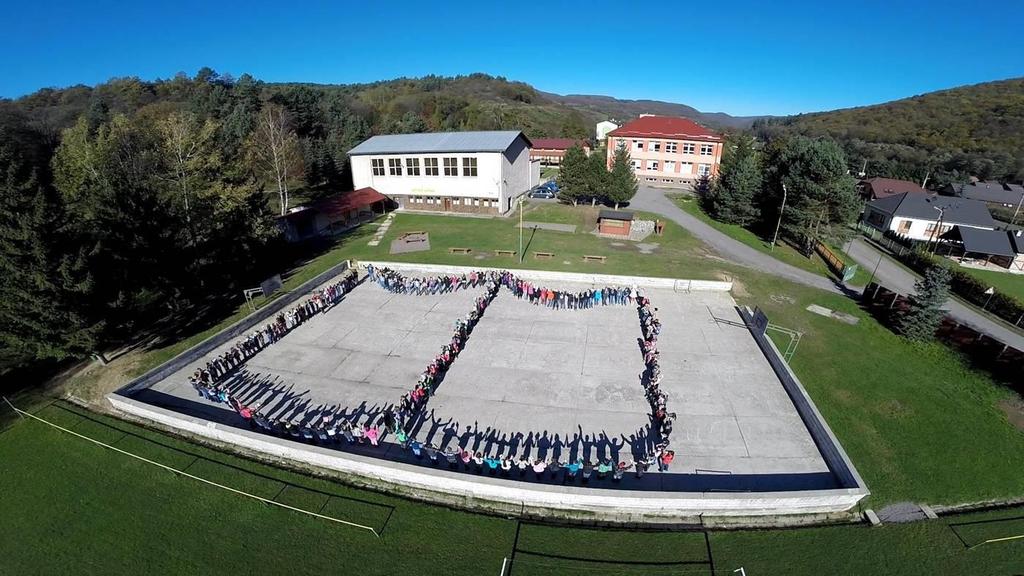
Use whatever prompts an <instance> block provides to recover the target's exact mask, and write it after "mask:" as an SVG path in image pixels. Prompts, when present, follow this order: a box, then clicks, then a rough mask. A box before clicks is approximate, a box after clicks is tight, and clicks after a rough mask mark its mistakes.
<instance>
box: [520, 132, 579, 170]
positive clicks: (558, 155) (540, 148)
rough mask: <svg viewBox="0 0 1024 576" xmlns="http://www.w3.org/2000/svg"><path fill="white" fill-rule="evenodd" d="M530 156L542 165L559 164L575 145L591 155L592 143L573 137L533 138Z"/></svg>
mask: <svg viewBox="0 0 1024 576" xmlns="http://www.w3.org/2000/svg"><path fill="white" fill-rule="evenodd" d="M531 142H533V146H532V147H531V148H530V158H531V159H533V160H539V161H540V163H541V165H542V166H558V165H559V164H561V163H562V158H564V157H565V153H566V152H567V151H568V150H569V148H572V147H573V146H579V147H580V148H582V149H583V153H584V154H586V155H587V156H590V150H591V149H590V143H589V142H587V141H586V140H573V139H572V138H533V139H531Z"/></svg>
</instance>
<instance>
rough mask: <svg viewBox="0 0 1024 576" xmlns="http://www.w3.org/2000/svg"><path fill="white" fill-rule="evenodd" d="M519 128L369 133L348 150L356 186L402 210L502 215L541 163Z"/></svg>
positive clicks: (535, 178)
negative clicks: (373, 191)
mask: <svg viewBox="0 0 1024 576" xmlns="http://www.w3.org/2000/svg"><path fill="white" fill-rule="evenodd" d="M530 147H531V142H530V140H529V139H528V138H527V137H526V136H525V135H523V133H522V132H518V131H487V132H435V133H424V134H392V135H384V136H374V137H372V138H370V139H368V140H366V141H364V142H362V143H360V144H359V145H358V146H356V147H355V148H353V149H352V150H350V151H349V153H348V154H349V157H350V158H351V161H352V180H353V182H354V183H355V187H356V188H362V187H373V188H374V189H376V190H379V191H380V192H381V193H383V194H385V195H387V196H389V197H390V198H392V199H393V200H395V201H396V202H397V203H398V205H399V206H400V207H401V208H402V209H404V210H423V211H434V212H454V213H475V214H497V215H505V214H508V213H510V212H511V211H512V209H513V207H514V205H515V200H516V199H517V198H518V197H519V196H521V195H523V194H525V193H526V192H527V191H529V189H530V188H531V187H532V186H534V185H536V184H537V182H538V181H539V179H540V168H539V165H540V163H539V162H537V161H531V160H530Z"/></svg>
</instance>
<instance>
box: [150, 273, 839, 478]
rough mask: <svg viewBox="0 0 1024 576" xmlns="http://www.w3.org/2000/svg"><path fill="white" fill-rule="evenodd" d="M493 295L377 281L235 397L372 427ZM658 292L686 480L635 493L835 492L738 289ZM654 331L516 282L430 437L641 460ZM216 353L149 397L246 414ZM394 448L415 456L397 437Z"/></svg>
mask: <svg viewBox="0 0 1024 576" xmlns="http://www.w3.org/2000/svg"><path fill="white" fill-rule="evenodd" d="M407 275H408V276H418V275H421V274H417V273H415V272H410V273H408V274H407ZM422 275H425V274H422ZM547 285H548V287H551V288H555V289H566V290H572V291H581V290H584V289H586V288H590V287H592V286H591V285H582V284H576V285H573V284H565V283H562V284H553V283H547ZM482 292H483V290H482V289H470V290H465V291H456V292H453V293H448V294H438V295H424V296H420V295H408V294H393V293H390V292H387V291H385V290H383V289H382V288H381V287H379V286H377V285H376V284H372V283H369V282H363V283H361V284H360V285H359V286H358V287H357V288H355V289H354V290H353V291H352V292H351V293H350V294H349V295H348V296H347V297H346V298H345V299H344V300H343V301H342V302H341V303H340V304H338V305H337V306H335V307H334V308H333V309H331V310H329V311H328V312H326V313H324V314H321V315H318V316H317V317H315V318H314V319H313V320H311V321H309V322H306V323H304V324H303V325H301V326H300V327H298V328H297V329H295V330H294V331H293V332H291V333H290V334H288V335H287V336H285V337H284V338H283V339H282V340H281V341H279V342H277V343H275V344H273V345H271V346H269V347H268V348H267V349H265V350H264V351H262V352H260V353H258V354H257V355H256V356H255V357H254V358H252V359H251V360H249V361H248V363H247V365H246V369H245V370H244V371H242V372H241V373H239V374H238V375H237V376H236V379H235V384H234V386H236V387H237V388H236V392H235V394H236V396H238V397H239V398H240V399H241V400H242V401H243V402H245V403H246V404H249V405H253V404H264V405H265V408H264V411H265V412H266V413H267V414H268V415H270V416H272V417H277V418H287V419H291V420H292V421H295V422H310V421H316V420H317V419H318V418H320V417H321V416H323V415H324V414H341V415H343V416H345V417H348V418H350V419H354V420H357V421H359V422H366V421H367V420H368V419H370V418H373V417H376V416H377V415H379V414H380V412H381V410H382V409H383V407H384V406H386V405H387V404H390V403H395V402H397V400H398V398H399V397H400V396H401V394H403V393H405V392H407V391H408V390H409V389H410V388H411V387H412V384H413V383H414V382H415V381H416V379H417V378H418V376H419V374H420V373H421V372H422V371H423V369H424V367H425V366H426V365H427V364H428V363H429V362H430V361H431V360H432V359H433V356H434V355H435V354H436V353H437V352H438V351H439V350H440V348H441V346H442V345H443V344H445V343H447V342H448V340H449V339H450V338H451V333H452V328H453V325H454V321H455V319H456V318H459V317H463V318H464V317H465V316H466V315H467V314H468V312H469V311H470V310H471V309H472V308H473V300H474V298H476V297H477V296H479V295H480V294H482ZM647 295H648V296H649V297H650V298H651V301H652V304H653V305H654V306H656V307H657V308H658V316H659V317H660V318H661V321H662V325H663V330H662V333H661V335H660V336H659V339H658V348H659V350H660V351H661V367H662V371H663V373H664V374H665V378H664V380H663V382H662V388H663V389H664V390H665V391H666V392H668V394H669V409H670V411H674V412H676V413H677V414H678V418H677V421H676V426H675V429H674V431H673V434H672V439H673V442H672V446H673V447H674V449H675V451H676V453H677V464H674V466H673V470H672V472H673V475H674V476H676V480H675V481H674V483H671V484H663V483H659V482H658V481H657V480H655V479H653V478H651V479H648V480H647V484H650V485H649V486H631V487H633V488H643V487H646V488H648V489H669V490H683V489H687V490H693V489H714V488H716V487H723V488H724V487H728V488H738V487H742V488H744V489H749V490H773V489H807V488H830V487H833V485H834V484H833V482H834V481H833V478H832V476H831V474H829V472H828V468H827V466H826V464H825V462H824V461H823V459H822V458H821V456H820V454H819V452H818V450H817V447H816V446H815V444H814V442H813V440H812V439H811V436H810V434H809V433H808V431H807V429H806V427H805V426H804V424H803V422H802V421H801V419H800V417H799V415H798V414H797V412H796V409H795V408H794V406H793V404H792V402H791V401H790V399H789V397H788V395H787V394H786V392H785V390H784V389H783V388H782V385H781V384H780V382H779V381H778V379H777V378H776V376H775V374H774V372H773V371H772V369H771V367H770V366H769V364H768V362H767V360H766V359H765V358H764V356H763V355H762V353H761V351H760V350H759V349H758V348H757V345H756V344H755V342H754V340H753V338H752V337H751V335H750V333H749V332H748V331H747V329H746V328H745V327H744V326H743V325H742V324H737V323H738V322H739V321H740V318H739V315H738V314H737V312H736V310H735V306H736V304H735V302H734V301H733V299H732V297H731V296H730V295H729V294H728V293H725V292H693V293H688V294H687V293H678V292H675V291H673V290H668V289H651V290H647ZM639 337H640V325H639V320H638V317H637V311H636V308H635V307H634V306H628V305H626V306H601V307H597V308H592V309H586V310H551V309H548V308H545V307H539V306H534V305H531V304H529V303H528V302H527V301H525V300H519V299H517V298H515V297H514V296H513V295H512V294H511V293H510V292H509V291H507V290H501V291H500V292H499V294H498V296H497V298H495V300H494V301H493V302H492V303H491V305H490V306H489V307H488V308H487V311H486V313H485V314H484V316H483V318H482V320H481V321H480V322H479V324H478V325H477V327H476V328H475V329H474V330H473V333H472V334H471V336H470V338H469V341H468V344H467V346H466V348H465V350H464V351H463V352H462V353H461V354H460V355H459V357H458V359H457V360H456V361H455V363H454V364H453V366H452V368H451V369H450V370H449V371H448V374H447V375H446V376H445V378H444V380H443V382H442V383H441V385H440V387H439V388H438V390H437V393H436V394H435V396H434V397H433V398H431V400H430V403H429V404H428V417H427V418H426V420H425V421H424V422H423V423H422V424H421V425H420V426H419V427H418V428H417V429H416V433H417V434H416V436H417V438H419V439H420V440H421V441H425V442H426V441H430V442H433V443H435V444H436V445H438V446H441V447H444V446H447V445H450V444H452V443H458V444H460V445H461V446H462V447H464V448H465V447H471V448H472V449H473V450H474V451H475V450H483V451H485V452H489V453H491V454H495V453H497V454H501V455H505V454H513V455H520V454H524V453H525V454H527V455H528V456H529V457H530V458H534V457H545V458H550V457H552V456H557V457H558V458H559V459H561V460H562V461H566V460H569V459H572V460H575V459H576V458H580V457H582V458H585V459H586V458H589V459H591V460H593V461H597V460H600V459H604V458H611V459H613V460H618V459H633V458H636V457H639V456H640V455H642V454H644V453H645V452H651V451H653V443H654V440H653V439H652V437H651V435H650V431H649V423H650V405H649V404H648V402H647V400H646V399H645V398H644V395H643V388H642V387H641V385H640V381H639V374H640V373H641V372H642V371H643V359H642V355H641V352H640V349H639V346H638V343H637V339H638V338H639ZM229 346H230V344H227V345H225V346H224V347H221V348H220V349H218V350H216V351H214V354H219V353H220V352H221V351H222V350H224V349H225V348H226V347H229ZM205 361H206V360H205V359H202V360H199V361H196V362H195V363H193V364H192V365H190V366H188V367H186V368H184V369H182V370H180V371H179V372H177V373H175V374H173V375H171V376H169V377H168V378H166V379H165V380H163V381H161V382H159V383H157V384H156V385H155V386H154V387H153V388H152V390H149V391H144V392H142V393H140V394H138V395H137V396H136V399H138V400H141V401H145V402H150V403H153V404H156V405H160V406H163V407H166V408H171V409H175V410H179V411H183V412H186V413H190V414H192V415H196V416H202V417H206V418H209V419H211V420H216V421H219V422H224V423H233V424H240V422H239V421H238V419H237V418H236V417H235V416H234V413H233V412H232V411H231V410H230V409H229V408H228V407H227V406H225V405H217V404H213V403H209V402H207V401H205V400H202V399H200V398H198V397H197V395H196V393H195V391H194V390H193V389H192V387H191V385H190V384H189V383H188V381H187V378H188V375H189V374H190V373H191V372H192V371H193V370H194V369H195V367H196V366H198V365H200V364H203V363H205ZM387 440H388V439H387V438H385V441H387ZM388 452H390V453H391V454H390V455H391V456H392V457H400V452H399V449H398V448H397V447H394V446H390V447H388ZM741 478H742V480H741ZM737 482H742V483H743V484H737ZM627 483H629V482H628V481H627Z"/></svg>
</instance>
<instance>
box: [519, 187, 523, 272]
mask: <svg viewBox="0 0 1024 576" xmlns="http://www.w3.org/2000/svg"><path fill="white" fill-rule="evenodd" d="M519 263H520V264H522V263H523V197H522V196H520V197H519Z"/></svg>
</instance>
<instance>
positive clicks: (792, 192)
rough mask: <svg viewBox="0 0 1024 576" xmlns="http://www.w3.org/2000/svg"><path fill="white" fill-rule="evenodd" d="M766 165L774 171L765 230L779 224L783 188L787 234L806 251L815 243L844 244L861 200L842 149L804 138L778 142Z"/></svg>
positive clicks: (768, 178)
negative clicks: (841, 242)
mask: <svg viewBox="0 0 1024 576" xmlns="http://www.w3.org/2000/svg"><path fill="white" fill-rule="evenodd" d="M766 165H767V166H769V167H770V168H769V169H768V170H767V171H766V173H765V178H764V184H763V187H762V194H761V197H762V202H763V203H762V210H761V216H762V219H763V221H764V223H765V227H766V228H773V227H774V225H775V220H776V219H777V218H778V216H779V209H780V208H781V200H782V186H783V185H785V186H786V209H785V211H784V212H783V216H782V229H783V231H784V232H785V233H786V234H788V235H789V236H790V237H791V238H793V239H797V240H800V241H801V242H803V243H804V244H805V245H806V246H810V245H811V243H812V242H813V239H814V238H821V239H832V240H835V241H840V240H841V239H842V237H843V236H844V235H845V234H846V225H847V224H850V223H851V222H853V220H854V218H856V216H857V213H858V212H859V210H860V200H859V197H858V196H857V190H856V181H855V180H854V178H853V177H852V176H850V175H849V173H848V168H847V165H846V156H845V155H844V154H843V151H842V150H841V149H840V148H839V146H838V145H837V144H836V143H835V142H834V141H833V140H830V139H827V138H817V139H811V138H807V137H804V136H798V137H796V138H793V139H791V140H786V141H777V142H774V143H773V145H772V146H771V147H770V148H769V156H768V161H767V162H766Z"/></svg>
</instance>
